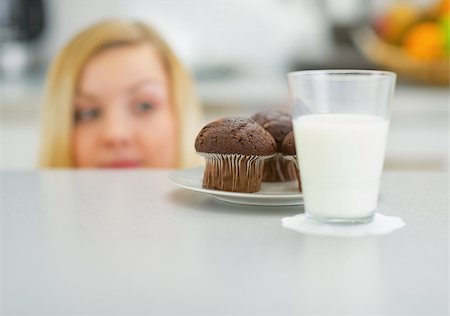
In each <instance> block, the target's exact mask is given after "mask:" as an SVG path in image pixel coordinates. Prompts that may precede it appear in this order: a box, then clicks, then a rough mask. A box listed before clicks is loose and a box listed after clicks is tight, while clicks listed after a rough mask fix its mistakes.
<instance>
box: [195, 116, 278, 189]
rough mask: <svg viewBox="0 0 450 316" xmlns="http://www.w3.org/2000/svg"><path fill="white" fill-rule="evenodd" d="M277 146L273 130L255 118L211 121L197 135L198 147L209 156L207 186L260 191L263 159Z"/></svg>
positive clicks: (204, 181) (205, 184)
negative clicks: (272, 134)
mask: <svg viewBox="0 0 450 316" xmlns="http://www.w3.org/2000/svg"><path fill="white" fill-rule="evenodd" d="M276 148H277V145H276V142H275V140H274V139H273V137H272V136H271V135H270V133H268V132H267V131H266V130H265V129H264V128H262V127H261V126H260V125H259V124H257V123H256V122H255V121H253V120H251V119H248V118H242V117H228V118H222V119H219V120H216V121H214V122H211V123H209V124H207V125H206V126H204V127H203V128H202V130H201V131H200V132H199V134H198V135H197V138H196V139H195V150H196V151H197V152H198V153H199V154H201V155H202V156H203V157H205V160H206V166H205V172H204V175H203V187H205V188H211V189H217V190H224V191H232V192H247V193H251V192H257V191H259V190H260V189H261V181H262V175H263V167H264V164H263V162H264V160H266V159H268V158H269V157H272V156H273V155H274V154H275V152H276Z"/></svg>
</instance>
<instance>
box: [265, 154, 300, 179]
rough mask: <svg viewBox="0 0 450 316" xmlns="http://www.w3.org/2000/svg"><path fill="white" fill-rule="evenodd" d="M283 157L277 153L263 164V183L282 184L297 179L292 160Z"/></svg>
mask: <svg viewBox="0 0 450 316" xmlns="http://www.w3.org/2000/svg"><path fill="white" fill-rule="evenodd" d="M284 157H285V156H283V154H281V153H277V154H275V155H274V156H273V157H272V158H270V159H267V160H266V161H265V162H264V171H263V181H266V182H284V181H292V180H295V179H297V175H296V169H295V168H294V166H293V163H292V162H291V161H292V160H291V159H285V158H284Z"/></svg>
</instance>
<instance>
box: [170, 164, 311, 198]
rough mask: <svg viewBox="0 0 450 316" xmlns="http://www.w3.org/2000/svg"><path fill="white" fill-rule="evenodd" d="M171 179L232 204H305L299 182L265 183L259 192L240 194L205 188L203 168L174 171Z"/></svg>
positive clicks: (180, 184)
mask: <svg viewBox="0 0 450 316" xmlns="http://www.w3.org/2000/svg"><path fill="white" fill-rule="evenodd" d="M169 179H170V180H171V181H172V182H173V183H175V184H176V185H178V186H180V187H182V188H185V189H188V190H192V191H198V192H202V193H207V194H211V195H212V196H214V197H215V198H217V199H219V200H222V201H225V202H230V203H237V204H247V205H271V206H274V205H278V206H280V205H302V204H303V195H302V194H301V193H300V192H298V186H297V181H290V182H274V183H269V182H263V183H262V185H261V190H260V191H259V192H255V193H240V192H228V191H220V190H213V189H205V188H203V187H202V181H203V167H199V168H191V169H181V170H177V171H174V172H172V173H171V174H170V175H169Z"/></svg>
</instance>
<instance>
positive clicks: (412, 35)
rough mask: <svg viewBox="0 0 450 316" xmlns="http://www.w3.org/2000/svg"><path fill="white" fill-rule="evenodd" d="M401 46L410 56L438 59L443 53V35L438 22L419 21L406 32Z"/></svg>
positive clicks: (422, 58) (421, 58)
mask: <svg viewBox="0 0 450 316" xmlns="http://www.w3.org/2000/svg"><path fill="white" fill-rule="evenodd" d="M402 46H403V49H404V50H405V51H406V53H407V54H408V55H409V56H411V57H412V58H416V59H420V60H435V59H440V58H442V57H443V56H444V54H445V35H444V32H443V30H442V27H441V26H440V25H439V24H437V23H433V22H421V23H418V24H416V25H415V26H413V27H411V28H410V29H409V30H408V31H407V32H406V34H405V36H404V38H403V45H402Z"/></svg>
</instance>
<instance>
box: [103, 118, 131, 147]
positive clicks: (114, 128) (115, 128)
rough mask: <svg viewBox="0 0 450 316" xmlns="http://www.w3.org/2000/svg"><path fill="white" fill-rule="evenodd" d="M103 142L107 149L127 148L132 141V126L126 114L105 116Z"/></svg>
mask: <svg viewBox="0 0 450 316" xmlns="http://www.w3.org/2000/svg"><path fill="white" fill-rule="evenodd" d="M102 136H103V137H102V140H103V143H104V145H105V146H106V147H109V148H120V147H127V146H129V145H130V143H131V141H132V124H131V122H130V120H129V119H128V118H127V117H126V115H125V113H121V112H120V111H114V112H110V113H108V114H107V115H105V116H104V121H103V127H102Z"/></svg>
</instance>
